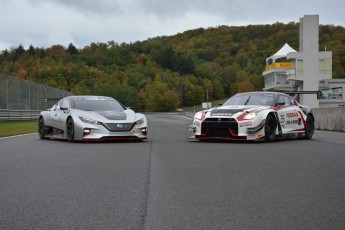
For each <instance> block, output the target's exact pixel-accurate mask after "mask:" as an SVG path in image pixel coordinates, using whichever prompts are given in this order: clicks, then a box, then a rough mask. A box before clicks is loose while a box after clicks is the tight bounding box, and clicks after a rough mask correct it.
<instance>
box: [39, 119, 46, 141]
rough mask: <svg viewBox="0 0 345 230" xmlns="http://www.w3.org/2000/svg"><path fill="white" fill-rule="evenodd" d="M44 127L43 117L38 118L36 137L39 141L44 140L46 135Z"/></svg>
mask: <svg viewBox="0 0 345 230" xmlns="http://www.w3.org/2000/svg"><path fill="white" fill-rule="evenodd" d="M46 134H47V133H46V126H45V124H44V119H43V117H40V118H39V120H38V135H39V137H40V138H41V139H45V135H46Z"/></svg>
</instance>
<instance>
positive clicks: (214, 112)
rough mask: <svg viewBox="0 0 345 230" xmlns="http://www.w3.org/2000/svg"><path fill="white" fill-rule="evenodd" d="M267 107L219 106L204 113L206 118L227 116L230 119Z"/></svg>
mask: <svg viewBox="0 0 345 230" xmlns="http://www.w3.org/2000/svg"><path fill="white" fill-rule="evenodd" d="M267 108H269V106H255V105H232V106H221V107H217V108H212V109H209V110H208V112H207V113H206V116H207V117H212V116H227V117H229V116H230V117H231V116H233V115H235V114H237V113H243V112H253V111H257V110H262V109H267Z"/></svg>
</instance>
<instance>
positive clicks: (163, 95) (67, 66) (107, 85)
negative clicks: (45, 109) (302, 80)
mask: <svg viewBox="0 0 345 230" xmlns="http://www.w3.org/2000/svg"><path fill="white" fill-rule="evenodd" d="M319 33H320V37H319V44H320V50H325V49H327V50H328V51H332V52H333V78H345V28H344V27H341V26H334V25H320V30H319ZM298 39H299V23H294V22H290V23H288V24H283V23H274V24H272V25H249V26H236V27H235V26H218V27H212V28H198V29H193V30H188V31H185V32H182V33H178V34H176V35H173V36H160V37H154V38H148V39H147V40H145V41H137V42H133V43H129V44H127V43H117V42H115V41H108V42H107V43H91V44H90V45H88V46H85V47H83V48H77V47H76V46H75V45H73V44H72V43H71V44H69V45H68V47H64V46H62V45H59V44H56V45H53V46H52V47H49V48H38V47H33V46H32V45H31V46H30V47H29V48H28V49H25V48H24V47H23V46H22V45H19V46H18V47H11V48H9V49H8V50H7V49H6V50H3V51H1V52H0V73H3V74H7V75H10V76H15V77H17V78H21V79H25V80H28V81H33V82H36V83H40V84H45V85H48V86H52V87H56V88H59V89H63V90H67V91H71V92H72V93H73V94H75V95H104V96H111V97H114V98H116V99H117V100H119V101H120V102H122V103H123V104H124V105H126V106H130V107H132V108H134V109H136V110H140V111H174V110H176V109H177V108H179V107H182V106H193V105H196V104H200V103H201V102H203V101H206V94H207V95H208V100H210V101H211V100H217V99H222V98H226V97H229V96H231V95H233V94H235V93H237V92H245V91H252V90H262V88H263V86H264V81H263V77H262V72H263V71H264V69H265V60H266V58H267V57H270V56H271V55H273V54H274V53H276V52H277V51H278V50H279V49H280V48H281V47H282V46H283V45H284V44H285V43H288V44H289V45H290V46H291V47H292V48H294V49H295V50H298V45H299V44H298Z"/></svg>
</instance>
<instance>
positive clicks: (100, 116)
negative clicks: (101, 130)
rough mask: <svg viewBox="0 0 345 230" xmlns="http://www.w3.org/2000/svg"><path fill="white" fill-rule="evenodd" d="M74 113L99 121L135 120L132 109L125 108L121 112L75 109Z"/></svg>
mask: <svg viewBox="0 0 345 230" xmlns="http://www.w3.org/2000/svg"><path fill="white" fill-rule="evenodd" d="M74 114H75V115H78V116H82V117H86V118H92V119H95V120H98V121H101V122H111V121H122V122H134V121H135V120H136V114H135V112H134V111H133V110H130V109H126V110H124V111H122V112H120V111H116V110H108V111H82V110H75V111H74Z"/></svg>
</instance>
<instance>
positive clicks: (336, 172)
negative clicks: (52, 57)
mask: <svg viewBox="0 0 345 230" xmlns="http://www.w3.org/2000/svg"><path fill="white" fill-rule="evenodd" d="M148 119H149V133H150V134H149V140H147V141H145V142H139V143H136V142H134V143H131V142H130V143H128V142H116V143H68V142H65V141H57V140H40V139H39V138H38V135H36V134H34V135H25V136H19V137H12V138H5V139H0V229H289V230H290V229H339V230H340V229H342V230H343V229H345V133H334V132H323V131H317V132H316V133H315V135H314V138H313V139H312V140H287V141H276V142H273V143H222V142H212V143H206V142H197V141H189V140H187V139H186V137H188V136H190V133H189V132H188V131H187V130H186V126H187V124H188V123H189V122H190V120H189V118H186V117H183V116H178V115H163V114H151V115H148Z"/></svg>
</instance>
